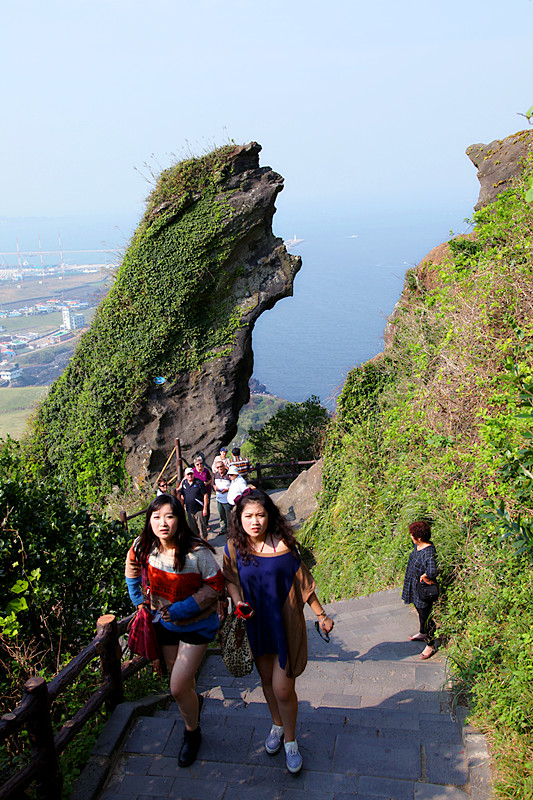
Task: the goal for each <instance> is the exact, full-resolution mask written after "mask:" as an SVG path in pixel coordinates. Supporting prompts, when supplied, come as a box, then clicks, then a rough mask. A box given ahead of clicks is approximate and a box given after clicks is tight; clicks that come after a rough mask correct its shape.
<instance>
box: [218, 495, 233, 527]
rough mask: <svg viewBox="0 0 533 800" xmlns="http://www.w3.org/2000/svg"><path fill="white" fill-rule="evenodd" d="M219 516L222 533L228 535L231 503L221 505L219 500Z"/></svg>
mask: <svg viewBox="0 0 533 800" xmlns="http://www.w3.org/2000/svg"><path fill="white" fill-rule="evenodd" d="M217 508H218V515H219V517H220V528H221V531H220V532H221V533H226V531H227V530H228V528H229V514H230V511H231V508H230V505H229V503H220V502H219V501H218V500H217Z"/></svg>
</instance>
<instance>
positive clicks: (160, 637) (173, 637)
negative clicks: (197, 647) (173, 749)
mask: <svg viewBox="0 0 533 800" xmlns="http://www.w3.org/2000/svg"><path fill="white" fill-rule="evenodd" d="M154 628H155V633H156V636H157V641H158V642H159V646H160V647H161V646H162V645H167V644H168V645H173V644H179V643H180V642H185V644H209V643H210V642H212V641H213V639H212V638H211V639H209V638H208V637H207V636H202V634H201V633H197V632H196V631H184V632H183V633H180V632H179V631H169V629H168V628H165V626H164V625H161V623H160V622H156V623H154Z"/></svg>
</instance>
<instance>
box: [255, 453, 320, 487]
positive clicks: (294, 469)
mask: <svg viewBox="0 0 533 800" xmlns="http://www.w3.org/2000/svg"><path fill="white" fill-rule="evenodd" d="M312 464H316V461H314V460H313V461H297V460H296V459H295V458H291V460H290V461H276V462H274V463H272V464H259V463H258V464H256V465H255V467H253V468H252V469H251V470H250V472H255V474H256V476H257V477H256V479H255V481H252V482H253V483H256V484H257V485H258V486H262V485H263V481H269V480H272V481H274V480H285V479H287V478H290V479H291V481H293V480H294V479H295V478H297V477H298V475H299V471H298V469H299V467H310V466H311V465H312ZM274 467H275V468H278V467H280V468H283V467H290V472H284V473H283V474H281V475H264V474H263V470H265V469H272V468H274Z"/></svg>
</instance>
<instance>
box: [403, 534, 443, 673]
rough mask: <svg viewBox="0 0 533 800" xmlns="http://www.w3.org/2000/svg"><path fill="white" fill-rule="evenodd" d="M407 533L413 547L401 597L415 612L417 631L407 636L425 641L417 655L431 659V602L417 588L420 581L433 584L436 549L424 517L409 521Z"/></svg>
mask: <svg viewBox="0 0 533 800" xmlns="http://www.w3.org/2000/svg"><path fill="white" fill-rule="evenodd" d="M409 534H410V536H411V540H412V542H413V549H412V551H411V554H410V555H409V561H408V562H407V569H406V570H405V578H404V582H403V591H402V600H403V601H404V603H413V605H414V607H415V608H416V610H417V611H418V618H419V621H420V630H419V632H418V633H415V634H413V635H412V636H410V637H409V639H410V640H411V641H412V642H418V641H420V642H425V643H426V646H425V648H424V650H423V651H422V653H421V654H420V658H422V659H426V658H431V656H432V655H433V653H434V652H435V647H434V633H435V626H434V623H433V619H432V617H431V612H432V611H433V601H427V600H422V599H421V598H420V596H419V594H418V590H417V587H418V585H419V584H420V583H428V584H429V583H436V578H437V572H438V566H437V552H436V550H435V545H434V544H433V542H432V541H431V526H430V524H429V522H426V521H425V520H419V521H417V522H412V523H411V524H410V525H409Z"/></svg>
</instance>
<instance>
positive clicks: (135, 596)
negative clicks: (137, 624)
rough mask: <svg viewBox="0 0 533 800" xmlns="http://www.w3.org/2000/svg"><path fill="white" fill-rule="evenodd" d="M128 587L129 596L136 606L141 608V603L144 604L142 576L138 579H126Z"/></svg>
mask: <svg viewBox="0 0 533 800" xmlns="http://www.w3.org/2000/svg"><path fill="white" fill-rule="evenodd" d="M126 586H127V587H128V594H129V596H130V600H131V602H132V603H133V605H134V606H140V605H141V603H144V597H143V593H142V591H141V578H140V576H139V577H138V578H126Z"/></svg>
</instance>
